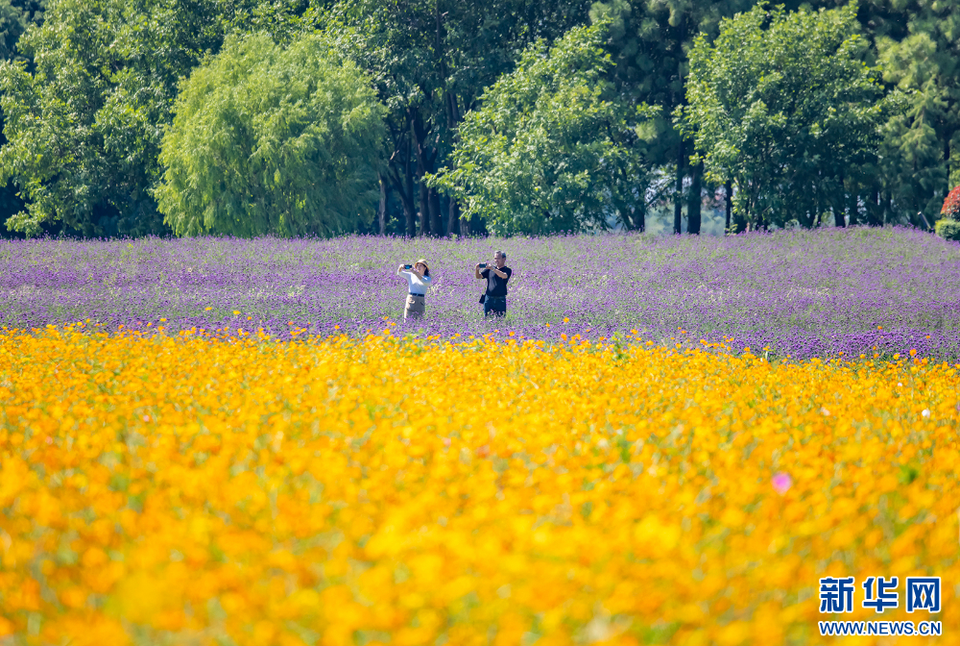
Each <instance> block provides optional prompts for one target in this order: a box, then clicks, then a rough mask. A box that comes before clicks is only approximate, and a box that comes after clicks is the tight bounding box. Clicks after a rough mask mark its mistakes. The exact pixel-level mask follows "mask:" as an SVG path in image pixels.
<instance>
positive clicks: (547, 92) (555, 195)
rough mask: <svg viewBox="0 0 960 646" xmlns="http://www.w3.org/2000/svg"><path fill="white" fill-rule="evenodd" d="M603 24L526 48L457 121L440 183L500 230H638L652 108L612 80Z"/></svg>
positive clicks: (643, 208) (465, 207) (465, 209)
mask: <svg viewBox="0 0 960 646" xmlns="http://www.w3.org/2000/svg"><path fill="white" fill-rule="evenodd" d="M604 27H605V25H601V26H595V27H590V28H577V29H573V30H571V31H570V32H568V33H567V34H566V35H565V36H564V37H563V38H561V39H560V40H559V41H557V43H556V44H555V45H554V46H553V47H551V48H549V49H548V48H547V46H546V44H545V43H544V42H542V41H540V42H538V43H536V44H534V45H532V46H531V47H529V48H527V49H526V50H525V51H524V53H523V55H522V56H521V59H520V63H519V64H518V66H517V69H516V70H514V71H513V72H511V73H510V74H506V75H504V76H502V77H501V78H500V80H498V81H497V82H496V84H494V85H493V87H491V88H489V89H488V90H487V91H486V92H485V93H484V94H483V96H482V97H481V107H480V108H478V109H477V110H474V111H472V112H470V113H469V114H467V116H466V118H465V119H464V122H463V123H462V124H461V125H460V129H459V141H458V143H457V145H456V147H455V149H454V152H453V155H452V162H453V164H452V167H453V170H451V171H449V172H447V173H445V174H444V175H442V176H440V178H439V180H438V181H437V184H438V185H439V186H441V187H444V188H445V189H446V190H448V191H449V192H450V194H451V195H453V196H454V197H456V199H458V200H459V201H460V203H461V204H462V207H463V213H464V217H467V218H471V217H474V216H480V217H483V218H484V219H485V220H486V222H487V227H488V229H490V230H491V231H493V232H495V233H498V234H507V235H509V234H516V233H527V234H544V233H557V232H562V231H570V232H574V231H583V230H604V229H606V228H607V227H608V226H609V225H610V224H612V223H613V222H615V221H618V222H619V223H621V224H623V225H625V226H626V227H627V228H638V227H637V226H636V224H635V223H636V222H639V221H640V219H641V218H642V217H643V215H642V214H643V213H644V212H645V211H646V204H645V201H646V189H647V186H648V184H649V175H650V174H651V168H650V165H649V164H648V163H647V162H646V160H645V158H644V155H643V149H642V146H641V144H642V140H641V139H640V136H639V134H638V132H637V131H638V130H641V129H642V128H643V127H644V126H646V123H645V122H644V117H646V116H649V115H651V114H652V113H653V111H652V110H649V109H646V106H640V107H637V106H636V105H635V104H634V103H633V102H632V101H626V100H623V97H622V96H621V95H619V94H618V93H616V92H615V88H614V87H613V85H612V84H611V83H610V82H609V80H608V78H606V76H605V74H604V73H605V72H606V71H607V70H608V68H609V67H610V66H611V63H610V61H609V57H607V56H605V55H604V53H603V49H602V47H601V45H602V42H603V40H604V39H605V32H606V29H605V28H604Z"/></svg>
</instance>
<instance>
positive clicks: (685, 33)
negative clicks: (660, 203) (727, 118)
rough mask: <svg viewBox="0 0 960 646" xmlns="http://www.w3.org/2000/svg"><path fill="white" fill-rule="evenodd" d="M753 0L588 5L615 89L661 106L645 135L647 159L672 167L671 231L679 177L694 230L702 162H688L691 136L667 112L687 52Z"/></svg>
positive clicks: (677, 218)
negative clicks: (600, 25)
mask: <svg viewBox="0 0 960 646" xmlns="http://www.w3.org/2000/svg"><path fill="white" fill-rule="evenodd" d="M755 2H756V0H714V1H711V2H691V1H690V0H604V1H601V2H595V3H594V4H593V5H592V7H591V10H590V16H591V18H592V19H593V20H594V21H597V20H609V21H610V23H611V26H610V31H609V34H610V38H609V42H608V43H607V46H606V48H607V50H608V51H609V52H610V53H611V55H612V58H613V61H614V62H615V63H616V67H615V68H614V74H613V78H614V80H615V82H616V84H617V87H618V89H619V91H621V92H622V93H624V95H625V96H627V97H629V98H632V99H633V100H634V101H636V102H638V103H647V104H649V105H658V106H661V107H662V108H663V111H662V112H661V114H660V115H659V116H658V117H657V118H656V119H655V121H654V123H653V126H652V131H651V137H650V138H649V139H648V141H647V149H648V155H649V158H650V159H651V161H652V162H654V163H655V164H657V165H658V166H660V167H662V168H664V169H670V172H671V173H673V176H674V183H673V187H672V190H671V191H670V193H671V196H672V201H673V206H674V223H673V224H674V232H675V233H680V232H681V230H682V217H681V216H682V205H683V197H684V195H683V194H684V185H685V183H684V180H685V178H687V177H689V179H690V182H689V186H688V188H687V190H686V201H687V231H688V232H690V233H699V232H700V216H701V214H700V209H701V200H702V196H701V191H700V183H701V176H702V173H703V168H702V165H701V164H690V163H689V158H690V155H691V153H692V152H693V142H692V141H691V140H690V139H689V138H687V137H684V136H682V135H681V132H680V130H679V129H678V128H677V127H675V125H674V124H673V122H672V120H671V118H670V115H671V114H672V112H673V110H674V109H675V108H676V107H678V106H681V105H683V104H684V103H685V102H686V95H685V84H686V78H687V69H688V58H687V53H688V51H689V50H690V48H691V47H692V46H693V42H694V39H695V38H696V37H697V35H698V34H704V37H705V38H706V39H707V41H708V42H709V41H712V39H713V38H714V37H716V34H717V30H718V26H719V23H720V20H721V19H722V18H724V17H730V16H733V15H734V14H735V13H737V12H740V11H744V10H747V9H749V8H750V7H752V6H753V5H754V4H755Z"/></svg>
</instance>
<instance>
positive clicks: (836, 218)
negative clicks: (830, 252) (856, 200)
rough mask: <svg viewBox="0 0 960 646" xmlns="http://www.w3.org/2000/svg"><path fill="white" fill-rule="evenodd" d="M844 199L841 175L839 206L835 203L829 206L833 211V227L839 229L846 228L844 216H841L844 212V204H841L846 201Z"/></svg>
mask: <svg viewBox="0 0 960 646" xmlns="http://www.w3.org/2000/svg"><path fill="white" fill-rule="evenodd" d="M845 197H846V195H845V190H844V186H843V175H840V200H839V204H837V203H836V202H835V203H834V204H833V205H832V206H831V208H832V209H833V224H834V226H837V227H840V228H841V229H842V228H844V227H845V226H847V220H846V218H845V217H843V215H844V214H843V210H844V204H843V203H844V202H845V201H846V200H845V199H844V198H845ZM831 201H833V200H831Z"/></svg>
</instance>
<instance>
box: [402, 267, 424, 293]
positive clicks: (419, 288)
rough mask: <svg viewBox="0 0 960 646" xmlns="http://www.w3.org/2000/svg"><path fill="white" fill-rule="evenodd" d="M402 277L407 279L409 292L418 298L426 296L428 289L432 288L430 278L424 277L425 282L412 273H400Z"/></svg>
mask: <svg viewBox="0 0 960 646" xmlns="http://www.w3.org/2000/svg"><path fill="white" fill-rule="evenodd" d="M397 273H398V274H400V275H401V276H406V277H407V287H408V289H407V291H408V292H410V293H411V294H416V295H417V296H426V295H427V289H428V288H429V287H430V282H431V281H430V276H424V277H423V280H420V277H419V276H417V275H416V274H415V273H413V272H412V271H398V272H397Z"/></svg>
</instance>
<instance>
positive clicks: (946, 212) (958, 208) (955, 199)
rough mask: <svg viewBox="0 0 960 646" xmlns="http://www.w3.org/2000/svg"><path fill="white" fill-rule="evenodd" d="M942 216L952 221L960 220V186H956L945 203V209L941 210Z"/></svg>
mask: <svg viewBox="0 0 960 646" xmlns="http://www.w3.org/2000/svg"><path fill="white" fill-rule="evenodd" d="M940 215H942V216H943V217H945V218H949V219H951V220H957V219H960V218H958V217H957V216H960V186H955V187H954V188H953V190H952V191H950V194H949V195H947V199H945V200H944V201H943V208H942V209H940Z"/></svg>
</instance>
